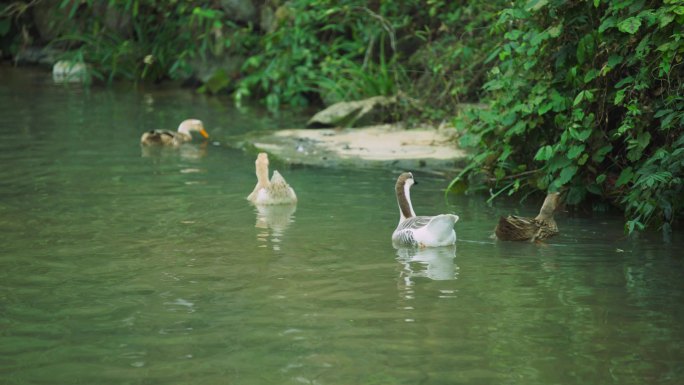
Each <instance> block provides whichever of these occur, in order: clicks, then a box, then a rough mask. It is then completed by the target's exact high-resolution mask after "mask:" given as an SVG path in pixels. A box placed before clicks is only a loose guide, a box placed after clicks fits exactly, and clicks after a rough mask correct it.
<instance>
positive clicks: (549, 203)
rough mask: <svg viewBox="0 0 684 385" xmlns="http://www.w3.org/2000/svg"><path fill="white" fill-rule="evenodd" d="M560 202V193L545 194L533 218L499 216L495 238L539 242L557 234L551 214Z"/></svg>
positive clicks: (556, 227) (556, 226)
mask: <svg viewBox="0 0 684 385" xmlns="http://www.w3.org/2000/svg"><path fill="white" fill-rule="evenodd" d="M559 204H560V193H558V192H554V193H549V194H547V195H546V198H545V199H544V203H543V204H542V207H541V210H539V215H537V216H536V217H534V218H526V217H519V216H517V215H509V216H507V217H500V218H499V223H498V224H497V225H496V228H495V229H494V234H495V236H496V238H497V239H499V240H502V241H530V242H539V241H543V240H545V239H548V238H551V237H553V236H554V235H557V234H558V225H556V220H555V219H553V214H554V213H555V211H556V209H557V208H558V206H559Z"/></svg>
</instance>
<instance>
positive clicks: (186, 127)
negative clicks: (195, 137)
mask: <svg viewBox="0 0 684 385" xmlns="http://www.w3.org/2000/svg"><path fill="white" fill-rule="evenodd" d="M193 131H196V132H199V133H200V135H202V136H203V137H204V138H205V139H208V138H209V134H208V133H207V131H206V130H205V129H204V124H202V121H201V120H199V119H186V120H184V121H182V122H181V124H180V126H178V132H180V133H182V134H186V135H189V136H191V134H190V133H191V132H193Z"/></svg>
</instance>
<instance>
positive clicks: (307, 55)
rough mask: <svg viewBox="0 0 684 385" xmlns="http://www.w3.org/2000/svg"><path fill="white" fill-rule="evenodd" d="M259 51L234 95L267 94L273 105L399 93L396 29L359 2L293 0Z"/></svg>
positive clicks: (240, 98)
mask: <svg viewBox="0 0 684 385" xmlns="http://www.w3.org/2000/svg"><path fill="white" fill-rule="evenodd" d="M284 7H285V8H281V9H285V10H286V11H285V10H283V11H281V13H282V14H284V16H281V19H280V20H278V23H279V24H278V26H277V28H276V29H275V31H273V32H272V33H269V34H266V35H264V36H263V37H262V40H261V41H260V43H259V45H260V49H259V50H257V52H256V53H255V54H254V55H252V56H251V57H250V58H249V59H247V61H246V62H245V65H244V66H243V72H244V73H245V74H246V76H244V77H243V78H242V79H241V80H240V82H239V85H238V89H237V92H236V93H235V97H236V100H237V101H238V102H240V101H241V100H242V99H244V98H245V97H248V96H249V97H252V96H259V97H263V98H264V99H265V100H266V102H267V104H268V105H269V106H270V107H273V108H275V107H277V106H278V105H280V104H283V103H286V104H291V105H304V104H307V102H308V101H309V99H310V98H311V96H312V95H321V96H322V97H323V98H324V99H326V100H328V101H330V102H336V101H340V100H350V99H357V98H362V97H368V96H374V95H392V94H394V93H396V91H397V78H398V74H397V72H396V71H394V70H391V68H392V67H393V64H394V60H395V54H396V51H395V49H396V47H395V45H394V39H395V36H394V30H393V26H392V25H391V23H390V22H389V21H388V20H387V19H386V18H385V17H384V16H382V15H381V14H378V13H376V12H374V11H372V10H370V9H369V8H366V7H365V2H363V1H360V0H347V1H333V0H316V1H309V0H293V1H290V2H288V3H287V5H286V6H284Z"/></svg>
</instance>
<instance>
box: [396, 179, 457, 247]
mask: <svg viewBox="0 0 684 385" xmlns="http://www.w3.org/2000/svg"><path fill="white" fill-rule="evenodd" d="M414 184H416V182H415V180H414V179H413V174H411V173H410V172H405V173H403V174H401V175H399V178H398V179H397V184H396V185H395V191H396V194H397V203H398V204H399V224H398V225H397V228H396V229H395V230H394V232H393V233H392V245H394V247H395V248H400V247H415V246H418V247H438V246H448V245H453V244H455V243H456V231H454V224H455V223H456V222H457V221H458V215H455V214H441V215H435V216H416V213H415V212H414V211H413V205H412V204H411V195H410V190H411V186H413V185H414Z"/></svg>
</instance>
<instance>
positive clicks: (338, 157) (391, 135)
mask: <svg viewBox="0 0 684 385" xmlns="http://www.w3.org/2000/svg"><path fill="white" fill-rule="evenodd" d="M450 133H451V134H453V131H452V130H438V129H435V128H417V129H410V130H407V129H404V128H402V127H400V126H398V125H390V124H386V125H379V126H372V127H365V128H354V129H317V130H311V129H288V130H280V131H275V132H272V133H270V134H267V135H263V136H254V137H250V138H247V139H246V142H247V143H246V145H247V146H252V147H254V148H256V149H257V150H258V151H265V152H268V153H269V154H271V155H273V156H275V157H278V158H280V159H281V160H283V161H285V162H288V163H291V164H303V165H313V166H324V167H332V166H350V167H396V168H401V169H406V170H415V169H425V171H438V172H443V171H455V170H458V169H460V168H462V167H463V165H464V163H465V158H466V156H467V154H466V152H465V151H463V150H461V149H459V148H458V147H457V146H456V141H455V140H454V139H453V137H452V136H450V135H449V134H450Z"/></svg>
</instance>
